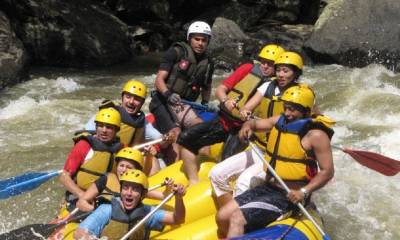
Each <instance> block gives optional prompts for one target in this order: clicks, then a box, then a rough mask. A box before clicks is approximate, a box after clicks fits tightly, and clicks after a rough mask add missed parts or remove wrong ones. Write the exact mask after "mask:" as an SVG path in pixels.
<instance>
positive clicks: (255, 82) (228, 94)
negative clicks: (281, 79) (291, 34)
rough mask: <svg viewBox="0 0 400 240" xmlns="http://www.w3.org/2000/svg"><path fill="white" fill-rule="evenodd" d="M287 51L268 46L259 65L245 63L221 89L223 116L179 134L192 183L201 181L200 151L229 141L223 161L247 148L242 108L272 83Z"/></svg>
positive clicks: (185, 166) (219, 96)
mask: <svg viewBox="0 0 400 240" xmlns="http://www.w3.org/2000/svg"><path fill="white" fill-rule="evenodd" d="M283 52H284V49H283V48H282V47H280V46H278V45H275V44H270V45H266V46H265V47H264V48H263V49H262V50H261V51H260V53H259V55H258V60H259V62H257V63H245V64H242V65H241V66H240V67H239V68H238V69H236V71H235V72H234V73H233V74H232V75H231V76H229V77H228V78H227V79H225V80H224V81H223V82H222V83H221V84H220V85H219V86H218V87H217V90H216V96H217V99H218V100H219V101H220V102H221V105H220V108H221V111H220V112H219V117H218V118H217V119H215V120H213V121H210V122H204V123H200V124H198V125H195V126H192V127H191V128H189V129H187V130H185V131H183V132H182V133H181V134H179V137H178V140H177V143H178V144H180V145H181V146H182V147H183V148H182V149H181V158H182V159H183V161H184V169H185V172H186V174H187V176H188V178H189V182H190V184H195V183H197V182H198V176H197V171H198V163H197V161H196V155H197V154H198V153H199V149H200V148H202V147H204V146H208V145H212V144H215V143H218V142H225V145H224V149H223V152H222V157H221V159H222V160H224V159H225V158H227V157H229V156H232V155H234V154H235V153H238V152H240V151H242V150H244V148H245V147H246V146H244V145H243V143H241V142H240V141H239V139H238V137H237V133H238V131H239V130H240V127H241V126H242V124H243V121H242V120H241V118H240V112H239V109H240V108H241V107H242V106H243V105H244V104H245V103H246V102H247V100H248V99H250V98H251V96H252V95H253V94H254V93H255V92H256V89H257V87H258V86H260V85H261V84H262V83H264V82H267V81H271V77H272V76H274V73H275V69H274V62H275V59H277V57H278V56H279V55H280V54H281V53H283Z"/></svg>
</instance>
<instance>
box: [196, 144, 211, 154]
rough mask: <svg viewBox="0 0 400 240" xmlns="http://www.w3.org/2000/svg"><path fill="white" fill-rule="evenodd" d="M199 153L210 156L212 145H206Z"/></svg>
mask: <svg viewBox="0 0 400 240" xmlns="http://www.w3.org/2000/svg"><path fill="white" fill-rule="evenodd" d="M199 155H205V156H210V146H204V147H202V148H200V149H199Z"/></svg>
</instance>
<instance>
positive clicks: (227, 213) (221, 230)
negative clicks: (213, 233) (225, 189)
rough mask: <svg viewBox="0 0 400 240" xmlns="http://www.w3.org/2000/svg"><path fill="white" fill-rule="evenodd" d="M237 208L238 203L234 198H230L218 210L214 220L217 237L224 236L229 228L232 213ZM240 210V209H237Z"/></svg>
mask: <svg viewBox="0 0 400 240" xmlns="http://www.w3.org/2000/svg"><path fill="white" fill-rule="evenodd" d="M236 210H239V205H238V204H237V202H236V201H235V200H233V199H232V200H230V201H229V202H228V203H226V204H225V205H224V206H223V207H222V208H221V209H219V210H218V212H217V215H216V218H215V221H216V222H217V225H218V231H217V234H218V238H226V237H227V235H228V231H229V228H230V221H231V216H232V214H233V213H234V212H235V211H236ZM239 211H240V210H239Z"/></svg>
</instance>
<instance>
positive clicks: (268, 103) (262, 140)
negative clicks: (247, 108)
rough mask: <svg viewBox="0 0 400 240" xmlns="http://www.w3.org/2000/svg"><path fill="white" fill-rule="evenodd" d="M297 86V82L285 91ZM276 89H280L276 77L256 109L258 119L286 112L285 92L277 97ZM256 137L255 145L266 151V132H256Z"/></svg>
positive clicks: (255, 114)
mask: <svg viewBox="0 0 400 240" xmlns="http://www.w3.org/2000/svg"><path fill="white" fill-rule="evenodd" d="M297 84H298V83H296V82H293V83H290V84H288V85H287V86H286V87H285V89H287V88H289V87H291V86H293V85H297ZM276 88H278V82H277V80H276V78H275V77H274V78H273V80H272V81H271V82H270V84H269V85H268V87H267V90H266V91H265V93H264V97H263V99H262V101H261V103H260V104H259V105H258V106H257V107H256V108H255V109H254V111H253V115H254V116H256V117H257V118H269V117H273V116H278V115H280V114H282V113H283V112H284V109H283V101H281V99H280V96H281V94H282V93H283V92H284V90H280V93H279V94H278V95H276V94H275V89H276ZM254 135H255V137H256V140H255V143H256V144H257V146H258V147H260V148H261V149H262V150H263V151H265V149H266V147H267V134H265V132H255V133H254Z"/></svg>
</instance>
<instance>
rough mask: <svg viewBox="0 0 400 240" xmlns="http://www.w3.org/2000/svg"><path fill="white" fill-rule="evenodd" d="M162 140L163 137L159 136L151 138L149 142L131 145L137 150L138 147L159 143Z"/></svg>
mask: <svg viewBox="0 0 400 240" xmlns="http://www.w3.org/2000/svg"><path fill="white" fill-rule="evenodd" d="M162 141H164V139H163V138H159V139H155V140H152V141H149V142H145V143H142V144H139V145H136V146H133V148H134V149H137V150H139V149H142V148H144V147H147V146H150V145H154V144H157V143H160V142H162Z"/></svg>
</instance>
